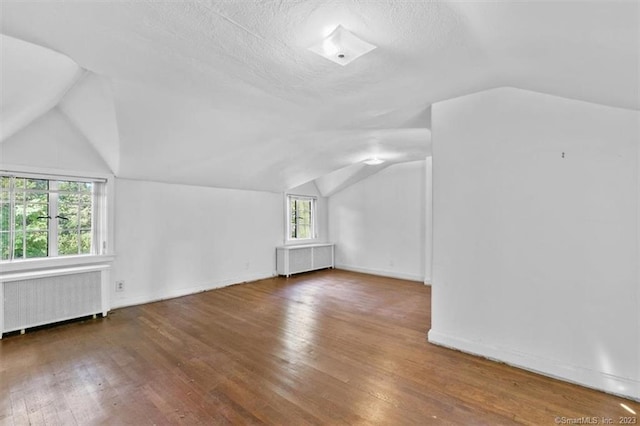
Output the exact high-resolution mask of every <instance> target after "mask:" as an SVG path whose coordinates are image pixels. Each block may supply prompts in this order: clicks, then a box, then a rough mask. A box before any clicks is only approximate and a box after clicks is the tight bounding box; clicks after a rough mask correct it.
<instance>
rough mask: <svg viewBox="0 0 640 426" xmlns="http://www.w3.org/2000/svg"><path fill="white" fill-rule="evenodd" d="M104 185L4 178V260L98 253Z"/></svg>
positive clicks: (0, 250)
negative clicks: (97, 224) (97, 222)
mask: <svg viewBox="0 0 640 426" xmlns="http://www.w3.org/2000/svg"><path fill="white" fill-rule="evenodd" d="M101 185H103V183H102V182H96V181H90V180H87V181H79V180H72V179H67V178H58V179H49V178H41V177H37V176H36V177H32V176H15V175H10V174H2V175H1V176H0V260H3V261H7V260H9V261H10V260H21V259H31V258H43V257H56V256H65V255H81V254H98V249H97V246H98V244H95V243H96V241H97V240H98V238H99V232H98V231H99V229H98V227H96V219H97V217H96V216H97V213H98V211H97V210H99V209H96V201H97V199H98V194H99V193H100V192H101V191H100V189H101ZM98 204H100V202H98Z"/></svg>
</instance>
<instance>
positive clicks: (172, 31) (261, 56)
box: [0, 0, 640, 194]
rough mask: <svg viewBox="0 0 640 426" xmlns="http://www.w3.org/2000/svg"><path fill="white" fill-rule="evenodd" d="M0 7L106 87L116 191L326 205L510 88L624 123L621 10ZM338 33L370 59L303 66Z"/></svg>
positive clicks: (629, 20) (625, 5) (396, 4)
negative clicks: (121, 181) (457, 101)
mask: <svg viewBox="0 0 640 426" xmlns="http://www.w3.org/2000/svg"><path fill="white" fill-rule="evenodd" d="M1 7H2V17H1V18H0V19H1V24H2V26H1V31H2V33H3V34H6V35H8V36H11V37H14V38H16V39H20V40H24V41H27V42H29V43H33V44H36V45H39V46H43V47H46V48H49V49H51V50H53V51H55V52H60V53H62V54H64V55H66V56H68V57H69V58H71V59H72V60H73V61H75V62H76V63H77V64H78V65H79V66H80V67H82V68H84V69H85V70H88V71H89V72H91V73H94V74H96V75H98V76H99V78H101V79H104V80H105V81H108V82H109V84H110V90H111V93H112V97H113V103H114V110H115V117H116V119H117V131H118V136H117V138H118V141H117V145H118V146H117V148H110V149H109V150H108V152H110V153H111V155H113V153H114V152H116V153H117V155H118V157H119V160H118V161H115V160H113V159H108V160H107V163H109V164H113V163H114V162H115V163H117V164H118V167H117V169H118V170H117V175H118V176H121V177H130V178H138V179H149V180H158V181H167V182H180V183H189V184H198V185H210V186H222V187H231V188H243V189H259V190H269V191H282V190H285V189H287V188H290V187H294V186H297V185H300V184H303V183H305V182H308V181H311V180H315V179H318V181H317V183H318V186H319V187H321V188H324V191H323V192H325V193H326V194H330V193H332V191H335V190H339V189H340V188H341V187H343V186H344V185H345V184H348V183H350V182H352V181H353V180H354V179H357V178H361V177H364V176H366V175H367V174H370V173H373V172H375V171H377V170H379V167H375V168H366V167H362V166H354V164H358V162H359V161H361V160H363V159H365V158H367V157H369V156H371V155H379V156H382V157H384V158H386V159H387V160H389V161H388V162H387V163H385V164H393V163H394V162H400V161H411V160H415V159H420V158H424V157H425V156H426V155H429V153H430V131H429V127H430V114H429V107H430V105H431V104H432V103H434V102H437V101H440V100H444V99H448V98H452V97H456V96H460V95H465V94H468V93H472V92H476V91H480V90H484V89H488V88H493V87H500V86H514V87H519V88H524V89H528V90H535V91H539V92H544V93H549V94H553V95H557V96H563V97H569V98H574V99H579V100H584V101H588V102H595V103H600V104H604V105H609V106H612V107H620V108H629V109H640V96H639V85H640V82H639V79H638V71H639V70H638V59H639V52H640V37H639V28H640V27H639V22H638V21H639V17H638V16H639V7H640V6H639V3H638V2H635V1H628V2H626V1H620V2H606V1H602V2H597V1H596V2H594V1H585V2H583V1H562V2H560V1H559V2H552V1H547V2H444V1H441V2H426V1H425V2H405V1H400V0H398V1H392V0H387V1H355V0H354V1H348V0H345V1H329V0H307V1H286V2H284V1H257V0H256V1H229V0H227V1H206V2H205V1H197V2H196V1H187V2H146V1H144V2H142V1H139V2H134V1H118V2H104V1H95V2H91V1H73V2H72V1H68V2H66V1H56V2H41V1H39V2H29V1H20V2H18V1H15V2H13V1H4V2H3V3H2V6H1ZM338 24H341V25H343V26H344V27H345V28H347V29H349V30H350V31H352V32H353V33H354V34H356V35H357V36H359V37H360V38H362V39H364V40H365V41H367V42H369V43H372V44H374V45H376V46H378V48H377V49H375V50H374V51H373V52H371V53H369V54H367V55H365V56H364V57H362V58H360V59H358V60H356V61H355V62H353V63H351V64H349V65H348V66H346V67H342V66H339V65H336V64H334V63H332V62H330V61H327V60H326V59H323V58H321V57H319V56H316V55H315V54H313V53H312V52H310V51H308V50H307V48H308V47H309V46H312V45H314V44H316V43H317V42H318V41H319V40H320V39H321V37H322V36H323V35H324V34H326V33H327V32H328V31H330V30H332V29H333V28H334V27H335V26H337V25H338ZM91 92H92V91H90V90H85V91H84V93H91ZM2 96H3V97H5V96H7V95H6V94H5V93H4V90H3V95H2ZM87 96H88V95H87ZM77 103H78V102H77V101H76V102H75V104H77ZM3 105H4V100H3ZM101 109H103V110H104V109H105V108H103V107H101ZM62 110H63V111H64V110H65V108H62ZM76 111H77V108H76ZM76 116H77V117H80V119H81V117H82V114H79V113H76ZM77 117H76V118H77ZM72 121H73V120H72ZM77 124H78V127H79V128H83V127H84V128H85V132H89V133H91V130H90V129H89V130H87V126H88V125H87V123H80V122H78V123H77ZM94 133H95V132H94ZM93 138H94V139H95V138H98V139H99V138H100V137H99V136H97V135H93ZM102 139H110V140H112V139H114V138H113V137H109V138H102ZM114 171H115V170H114Z"/></svg>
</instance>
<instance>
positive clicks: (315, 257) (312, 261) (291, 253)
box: [276, 243, 333, 277]
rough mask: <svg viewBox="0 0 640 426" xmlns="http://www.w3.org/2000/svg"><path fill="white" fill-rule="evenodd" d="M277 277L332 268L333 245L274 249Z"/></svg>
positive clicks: (307, 245)
mask: <svg viewBox="0 0 640 426" xmlns="http://www.w3.org/2000/svg"><path fill="white" fill-rule="evenodd" d="M276 268H277V270H278V274H279V275H286V276H287V277H288V276H290V275H291V274H297V273H299V272H307V271H313V270H316V269H323V268H333V244H330V243H326V244H306V245H298V246H282V247H277V248H276Z"/></svg>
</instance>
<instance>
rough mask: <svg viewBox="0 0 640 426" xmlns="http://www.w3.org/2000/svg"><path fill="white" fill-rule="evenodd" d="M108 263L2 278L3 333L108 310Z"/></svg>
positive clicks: (0, 324)
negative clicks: (106, 264)
mask: <svg viewBox="0 0 640 426" xmlns="http://www.w3.org/2000/svg"><path fill="white" fill-rule="evenodd" d="M108 270H109V268H108V266H105V265H100V266H90V267H78V268H66V269H60V270H50V271H39V272H31V273H29V272H27V273H19V274H13V275H7V276H4V277H2V278H1V281H0V295H1V296H2V298H0V300H1V301H2V304H1V306H0V338H1V337H2V333H6V332H10V331H16V330H25V329H27V328H30V327H36V326H40V325H44V324H50V323H54V322H58V321H65V320H69V319H73V318H79V317H83V316H87V315H94V314H98V313H102V314H103V316H104V315H106V314H107V311H108V310H109V307H108V291H107V290H108V288H107V283H108Z"/></svg>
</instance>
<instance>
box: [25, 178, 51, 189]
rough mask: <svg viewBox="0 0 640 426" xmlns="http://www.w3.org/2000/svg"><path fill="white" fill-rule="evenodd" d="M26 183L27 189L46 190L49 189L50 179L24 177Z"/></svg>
mask: <svg viewBox="0 0 640 426" xmlns="http://www.w3.org/2000/svg"><path fill="white" fill-rule="evenodd" d="M24 184H25V186H24V187H25V188H26V189H40V190H44V191H46V190H48V189H49V181H48V180H45V179H24Z"/></svg>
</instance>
